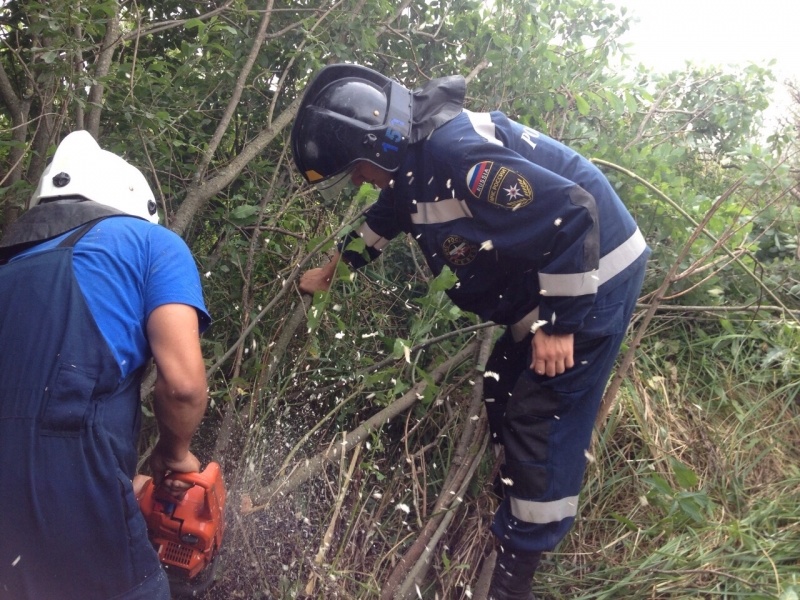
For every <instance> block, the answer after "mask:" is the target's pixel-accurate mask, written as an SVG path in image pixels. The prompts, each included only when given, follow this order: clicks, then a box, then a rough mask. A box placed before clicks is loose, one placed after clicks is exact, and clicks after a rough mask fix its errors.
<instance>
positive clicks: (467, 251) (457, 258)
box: [442, 235, 478, 267]
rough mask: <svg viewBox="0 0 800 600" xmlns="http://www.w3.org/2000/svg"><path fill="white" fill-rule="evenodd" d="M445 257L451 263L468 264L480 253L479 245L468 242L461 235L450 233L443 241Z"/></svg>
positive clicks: (460, 265)
mask: <svg viewBox="0 0 800 600" xmlns="http://www.w3.org/2000/svg"><path fill="white" fill-rule="evenodd" d="M442 252H443V253H444V259H445V260H446V261H447V262H449V263H450V264H451V265H455V266H456V267H463V266H464V265H468V264H469V263H471V262H472V261H473V260H475V257H476V256H477V254H478V246H477V245H475V244H473V243H471V242H468V241H467V240H465V239H464V238H463V237H461V236H460V235H450V236H448V237H447V239H445V241H444V242H443V243H442Z"/></svg>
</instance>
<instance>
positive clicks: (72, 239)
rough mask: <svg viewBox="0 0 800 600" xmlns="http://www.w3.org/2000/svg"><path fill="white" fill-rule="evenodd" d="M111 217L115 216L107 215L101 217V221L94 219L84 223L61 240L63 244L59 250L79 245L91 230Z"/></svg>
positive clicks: (59, 246)
mask: <svg viewBox="0 0 800 600" xmlns="http://www.w3.org/2000/svg"><path fill="white" fill-rule="evenodd" d="M111 216H115V215H106V216H104V217H100V218H99V219H94V220H92V221H89V222H88V223H84V224H83V225H81V226H79V227H76V228H75V229H73V230H72V233H70V234H69V235H68V236H67V237H65V238H64V239H63V240H61V243H60V244H59V245H58V248H72V247H73V246H74V245H75V244H77V243H78V242H79V241H80V239H81V238H82V237H83V236H84V235H86V234H87V233H89V230H90V229H91V228H92V227H94V226H95V225H97V224H98V223H99V222H100V221H103V220H105V219H108V218H110V217H111Z"/></svg>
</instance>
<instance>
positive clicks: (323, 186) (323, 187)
mask: <svg viewBox="0 0 800 600" xmlns="http://www.w3.org/2000/svg"><path fill="white" fill-rule="evenodd" d="M355 168H356V166H355V165H352V166H350V168H348V169H345V170H344V171H342V172H341V173H338V174H336V175H333V176H332V177H329V178H328V179H325V180H324V181H320V182H319V183H317V184H316V186H315V187H316V188H317V191H318V192H319V193H320V194H322V197H323V198H325V200H326V201H328V202H330V201H332V200H336V198H338V197H339V194H341V193H342V192H343V191H344V190H345V189H347V188H348V187H353V188H354V187H355V186H354V185H353V182H352V180H351V179H350V176H351V175H352V174H353V170H354V169H355Z"/></svg>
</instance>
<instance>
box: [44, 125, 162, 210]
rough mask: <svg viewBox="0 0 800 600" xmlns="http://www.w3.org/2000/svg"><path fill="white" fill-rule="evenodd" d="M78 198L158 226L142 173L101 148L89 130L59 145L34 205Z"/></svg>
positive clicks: (45, 172) (151, 199) (66, 138)
mask: <svg viewBox="0 0 800 600" xmlns="http://www.w3.org/2000/svg"><path fill="white" fill-rule="evenodd" d="M75 197H81V198H84V199H86V200H92V201H93V202H97V203H98V204H105V205H106V206H110V207H111V208H116V209H117V210H120V211H122V212H124V213H127V214H129V215H133V216H135V217H141V218H142V219H146V220H148V221H150V222H151V223H158V210H157V208H156V201H155V197H154V196H153V192H152V191H151V190H150V186H149V185H148V184H147V180H146V179H145V178H144V175H142V172H141V171H139V169H137V168H136V167H134V166H133V165H131V164H128V163H127V162H126V161H125V160H124V159H122V158H121V157H119V156H117V155H116V154H113V153H111V152H108V151H106V150H103V149H102V148H100V146H99V145H98V144H97V142H96V141H95V139H94V138H93V137H92V136H91V134H90V133H89V132H88V131H74V132H72V133H70V134H69V135H68V136H67V137H65V138H64V139H63V140H62V142H61V143H60V144H59V145H58V148H56V153H55V155H54V156H53V160H52V161H51V162H50V164H49V165H47V167H46V168H45V170H44V173H43V174H42V178H41V179H40V180H39V185H38V186H37V188H36V191H35V192H34V193H33V196H32V197H31V203H30V204H31V208H33V207H34V206H36V205H37V204H39V203H40V202H42V201H43V200H57V199H59V198H75Z"/></svg>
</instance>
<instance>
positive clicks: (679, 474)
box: [670, 458, 698, 490]
mask: <svg viewBox="0 0 800 600" xmlns="http://www.w3.org/2000/svg"><path fill="white" fill-rule="evenodd" d="M670 462H671V463H672V473H673V474H674V475H675V480H676V481H677V482H678V485H679V486H680V487H681V489H684V490H689V489H692V488H694V487H695V486H696V485H697V482H698V477H697V474H696V473H695V472H694V471H692V469H690V468H689V467H688V466H686V465H685V464H683V463H682V462H681V461H679V460H677V459H675V458H672V459H670Z"/></svg>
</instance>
